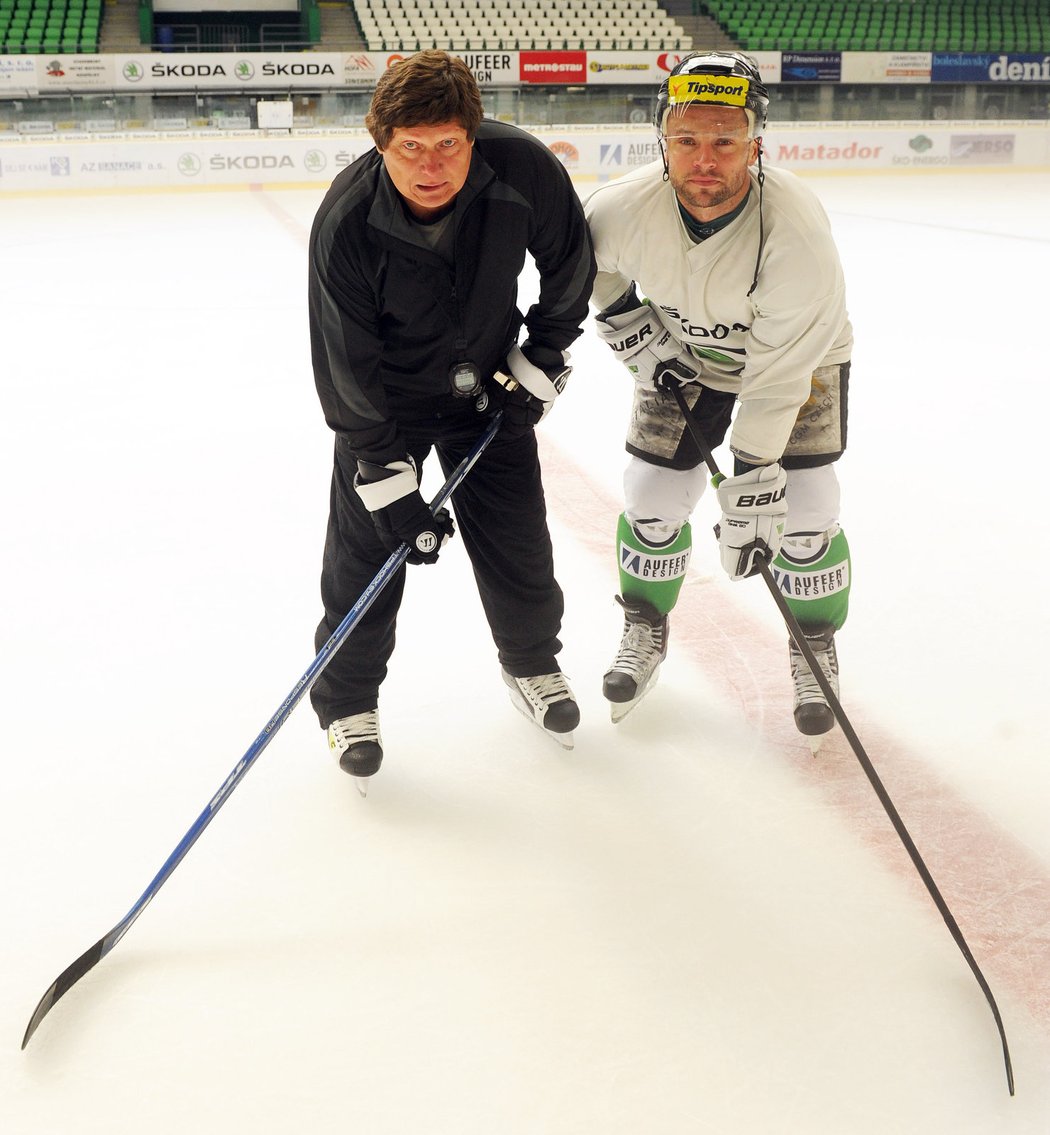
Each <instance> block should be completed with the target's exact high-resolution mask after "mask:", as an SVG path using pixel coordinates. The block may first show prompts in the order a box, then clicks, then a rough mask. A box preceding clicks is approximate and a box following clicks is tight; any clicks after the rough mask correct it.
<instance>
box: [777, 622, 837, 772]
mask: <svg viewBox="0 0 1050 1135" xmlns="http://www.w3.org/2000/svg"><path fill="white" fill-rule="evenodd" d="M806 642H807V643H808V644H809V647H810V649H811V650H812V651H813V655H814V657H815V658H816V660H817V662H818V663H819V664H820V668H821V670H822V671H823V672H824V676H825V677H826V678H827V680H828V683H829V684H830V686H831V689H832V690H833V691H834V694H835V697H838V696H839V660H838V654H837V653H836V651H835V628H834V627H831V626H827V627H820V628H817V629H815V630H813V631H810V632H809V633H808V634H806ZM788 649H789V657H790V660H791V680H792V682H794V685H795V706H794V714H795V727H796V728H797V729H798V731H799V732H800V733H803V734H805V736H807V737H808V738H809V739H810V740H809V747H810V749H811V750H812V752H813V755H814V756H816V754H817V753H818V752H819V750H820V744H821V740H822V738H823V736H824V734H825V733H827V732H829V731H830V730H831V728H832V726H834V724H835V715H834V714H833V713H832V711H831V706H829V705H828V700H827V698H826V697H825V696H824V692H823V691H822V690H821V688H820V685H819V683H818V682H817V679H816V678H814V676H813V674H812V673H811V671H810V669H809V666H808V664H807V663H806V659H805V658H804V657H803V655H802V651H801V650H799V649H798V647H797V646H796V645H795V644H794V642H789V644H788Z"/></svg>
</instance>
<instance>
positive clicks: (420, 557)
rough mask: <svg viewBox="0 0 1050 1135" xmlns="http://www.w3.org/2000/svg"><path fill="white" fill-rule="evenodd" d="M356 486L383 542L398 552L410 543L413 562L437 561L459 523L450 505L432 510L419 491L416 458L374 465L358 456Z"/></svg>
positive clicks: (385, 545) (389, 548)
mask: <svg viewBox="0 0 1050 1135" xmlns="http://www.w3.org/2000/svg"><path fill="white" fill-rule="evenodd" d="M354 489H355V490H356V491H357V495H358V496H359V497H360V498H361V501H362V503H363V504H364V506H365V508H367V509H368V511H369V512H370V513H371V514H372V523H373V524H375V526H376V534H377V535H378V536H379V539H380V540H382V542H383V546H384V547H385V548H386V549H387V551H390V552H396V551H397V550H398V549H399V548H400V547H401V545H402V544H407V545H408V556H407V559H408V562H409V563H410V564H433V563H437V558H438V552H440V551H441V549H442V548H443V547H444V546H445V544H447V543H448V540H449V537H450V536H451V535H452V534H453V532H455V530H456V526H455V524H454V523H453V521H452V517H451V516H450V515H449V511H448V509H447V508H439V509H438V510H437V512H431V511H430V509H429V507H428V506H427V503H426V501H425V500H423V498H422V496H421V495H420V492H419V478H418V477H417V476H416V466H415V462H414V461H413V460H412V458H411V457H410V458H409V459H408V460H407V461H391V462H390V464H389V465H375V464H373V463H372V462H371V461H362V460H360V459H359V460H358V462H357V476H355V477H354Z"/></svg>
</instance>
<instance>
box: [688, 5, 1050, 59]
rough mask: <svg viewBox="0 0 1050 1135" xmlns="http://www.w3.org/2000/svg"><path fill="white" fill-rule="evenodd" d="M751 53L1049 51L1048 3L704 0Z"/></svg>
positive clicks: (1049, 20)
mask: <svg viewBox="0 0 1050 1135" xmlns="http://www.w3.org/2000/svg"><path fill="white" fill-rule="evenodd" d="M704 6H705V7H706V8H707V10H708V14H709V15H710V16H711V17H712V18H713V19H715V20H716V21H717V22H718V23H719V25H720V26H721V27H722V29H723V30H724V31H725V32H726V33H727V34H728V35H729V36H731V37H732V38H733V39H734V40H736V42H737V43H739V44H740V46H741V47H743V48H745V49H747V50H750V51H967V52H983V51H991V52H1000V51H1010V52H1036V53H1042V52H1045V51H1047V50H1050V4H1048V3H1047V0H707V2H706V4H705V5H704Z"/></svg>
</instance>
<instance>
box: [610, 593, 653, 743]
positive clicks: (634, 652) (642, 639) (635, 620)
mask: <svg viewBox="0 0 1050 1135" xmlns="http://www.w3.org/2000/svg"><path fill="white" fill-rule="evenodd" d="M616 602H617V603H619V604H620V606H621V607H622V608H623V612H624V621H623V638H622V639H621V640H620V649H619V651H618V652H617V655H616V658H615V659H614V660H613V664H612V665H611V666H610V667H609V669H608V670H607V671H606V674H605V678H604V680H603V682H602V693H603V694H604V695H605V698H606V701H608V702H609V703H610V707H609V708H610V711H611V713H612V719H613V722H614V723H615V722H618V721H622V720H623V719H624V718H625V717H626V716H627V715H628V714H629V713H630V712H631V710H632V709H634V707H635V706H636V705H637V704H638V703H639V702H640V701H641V700H642V698H644V697H645V695H646V694H647V693H648V692H649V691H650V690H651V689H652V688H653V686H655V685H656V678H657V675H658V674H659V672H660V663H661V662H663V660H664V659H665V658H666V657H667V636H668V623H667V616H666V615H661V614H660V612H659V611H657V609H656V608H655V607H654V606H653V605H652V604H651V603H647V602H646V601H645V600H644V599H621V598H620V596H619V595H617V596H616Z"/></svg>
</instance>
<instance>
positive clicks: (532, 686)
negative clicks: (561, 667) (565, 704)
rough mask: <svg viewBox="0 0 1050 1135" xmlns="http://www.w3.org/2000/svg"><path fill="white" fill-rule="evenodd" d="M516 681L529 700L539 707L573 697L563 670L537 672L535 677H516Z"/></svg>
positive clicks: (542, 707)
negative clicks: (548, 672) (552, 672)
mask: <svg viewBox="0 0 1050 1135" xmlns="http://www.w3.org/2000/svg"><path fill="white" fill-rule="evenodd" d="M514 682H515V684H516V685H517V687H518V689H519V690H521V692H522V694H523V695H524V696H525V697H526V698H527V699H528V700H529V702H531V703H532V705H534V706H536V707H537V708H539V709H545V708H546V707H547V706H549V705H550V704H551V703H552V702H556V701H563V700H564V699H565V698H571V697H572V690H570V689H569V684H568V682H566V680H565V675H564V674H562V673H561V672H558V673H554V674H537V675H536V676H535V677H534V678H515V679H514Z"/></svg>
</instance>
